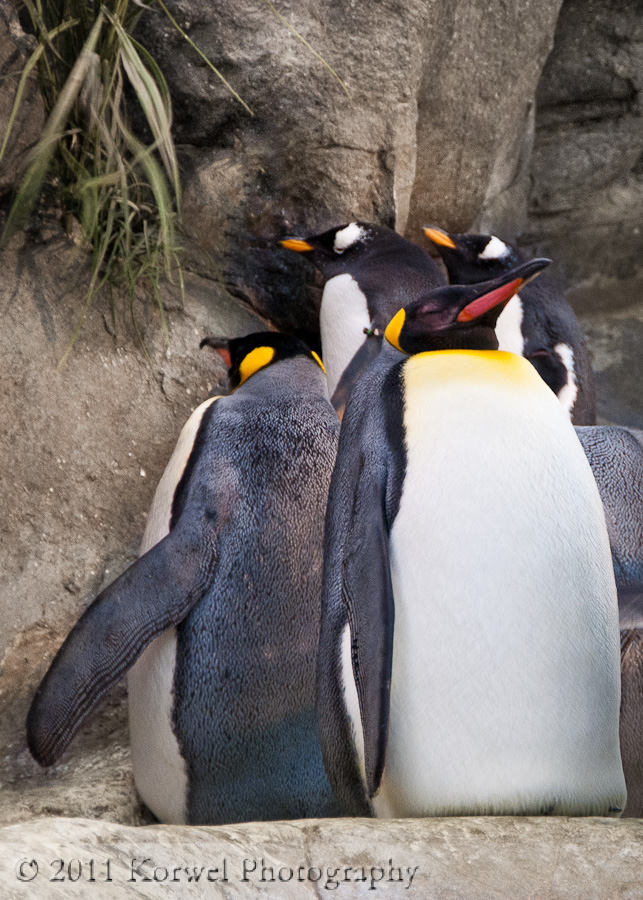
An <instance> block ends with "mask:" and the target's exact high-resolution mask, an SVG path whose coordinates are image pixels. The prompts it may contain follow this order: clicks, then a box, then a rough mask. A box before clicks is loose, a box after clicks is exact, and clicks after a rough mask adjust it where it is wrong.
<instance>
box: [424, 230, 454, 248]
mask: <svg viewBox="0 0 643 900" xmlns="http://www.w3.org/2000/svg"><path fill="white" fill-rule="evenodd" d="M423 230H424V234H425V235H426V236H427V237H428V239H429V240H430V241H432V242H433V243H434V244H437V245H438V247H448V248H449V250H455V249H456V246H457V245H456V244H455V242H454V241H452V240H451V238H450V237H449V235H448V234H447V233H446V231H442V229H441V228H432V227H430V226H428V225H427V226H425V227H424V229H423Z"/></svg>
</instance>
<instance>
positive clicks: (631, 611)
mask: <svg viewBox="0 0 643 900" xmlns="http://www.w3.org/2000/svg"><path fill="white" fill-rule="evenodd" d="M616 587H617V592H618V617H619V622H620V626H621V631H625V630H626V629H630V628H643V584H628V585H620V584H618V585H617V586H616Z"/></svg>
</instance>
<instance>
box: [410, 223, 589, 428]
mask: <svg viewBox="0 0 643 900" xmlns="http://www.w3.org/2000/svg"><path fill="white" fill-rule="evenodd" d="M424 233H425V235H426V236H427V238H428V239H429V240H430V241H431V242H432V244H433V245H434V246H435V247H436V248H437V250H438V252H439V253H440V256H441V257H442V260H443V262H444V264H445V266H446V268H447V271H448V273H449V283H450V284H478V283H479V282H483V281H488V280H489V279H491V278H497V277H498V276H499V275H502V274H504V273H505V272H509V271H511V269H514V268H515V267H516V266H517V265H519V264H520V263H521V262H525V260H526V259H527V257H526V256H525V255H524V254H523V253H521V252H520V251H519V250H517V249H516V247H513V246H511V245H510V244H507V243H505V242H504V241H501V240H500V238H498V237H496V236H495V235H491V234H447V233H446V232H445V231H442V230H441V229H439V228H435V227H426V228H425V229H424ZM496 334H497V336H498V343H499V347H500V349H501V350H509V351H511V352H512V353H519V354H521V355H522V356H524V357H526V358H527V359H528V360H529V362H530V363H531V364H532V365H533V366H534V368H535V369H536V371H537V372H538V374H539V375H540V376H541V378H543V380H544V381H545V382H546V383H547V384H548V385H549V387H550V388H551V389H552V391H553V392H554V393H555V394H556V396H557V397H558V399H559V400H560V402H561V403H562V404H563V406H564V407H565V409H566V410H567V411H568V413H569V415H570V417H571V419H572V422H573V423H574V425H594V424H595V423H596V390H595V387H594V374H593V372H592V364H591V359H590V356H589V351H588V350H587V346H586V344H585V339H584V337H583V333H582V331H581V327H580V325H579V323H578V319H577V318H576V316H575V314H574V311H573V309H572V308H571V306H570V305H569V303H568V302H567V300H566V299H565V296H564V294H563V291H562V288H561V287H560V285H558V283H557V282H556V281H555V279H553V278H551V276H549V275H548V274H545V275H543V277H542V278H539V279H538V280H537V281H534V282H532V283H530V284H529V285H527V286H526V287H525V288H524V290H521V292H520V294H519V295H517V296H515V297H514V298H513V299H512V300H511V301H510V302H509V303H508V304H507V305H506V307H505V308H504V309H503V311H502V313H501V314H500V315H499V316H498V322H497V325H496Z"/></svg>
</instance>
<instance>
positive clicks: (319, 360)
mask: <svg viewBox="0 0 643 900" xmlns="http://www.w3.org/2000/svg"><path fill="white" fill-rule="evenodd" d="M310 352H311V353H312V355H313V359H316V360H317V362H318V363H319V365H320V368H321V370H322V372H323V373H324V375H325V374H326V369H325V368H324V364H323V362H322V361H321V359H320V358H319V356H318V355H317V354H316V353H315V351H314V350H311V351H310Z"/></svg>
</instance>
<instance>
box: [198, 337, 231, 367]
mask: <svg viewBox="0 0 643 900" xmlns="http://www.w3.org/2000/svg"><path fill="white" fill-rule="evenodd" d="M202 347H212V349H213V350H216V351H217V353H218V354H219V356H220V357H221V359H222V360H223V361H224V363H225V364H226V366H227V367H228V368H229V369H231V368H232V358H231V356H230V340H229V339H228V338H216V337H206V338H203V340H202V341H201V343H200V344H199V348H202Z"/></svg>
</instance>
